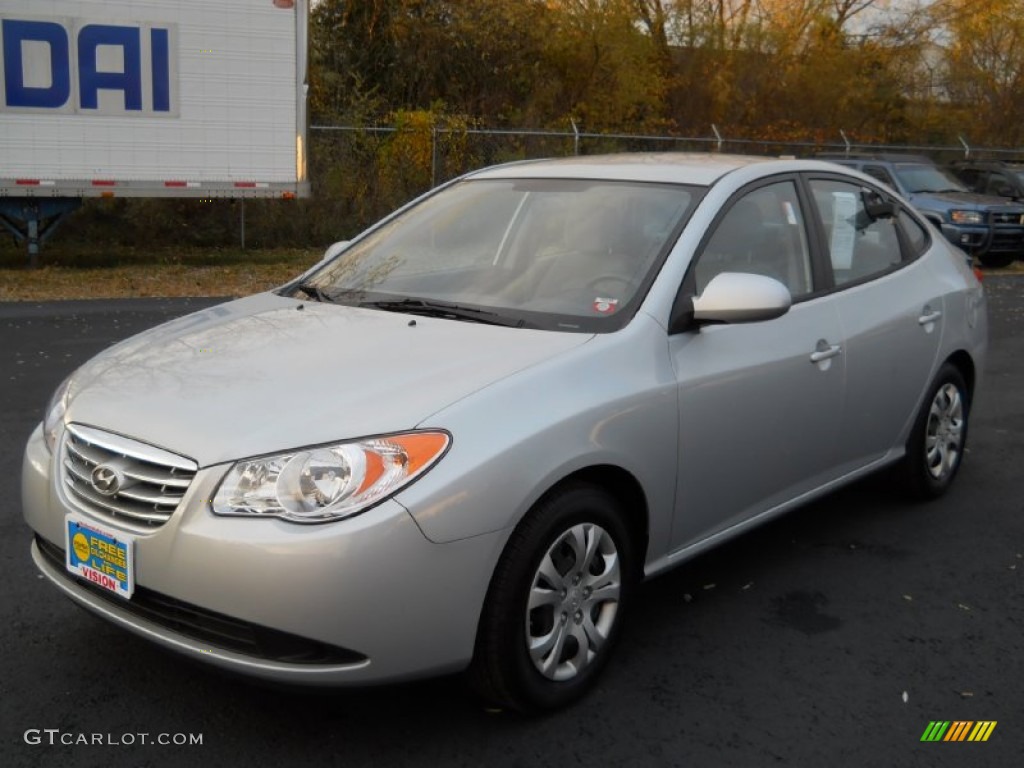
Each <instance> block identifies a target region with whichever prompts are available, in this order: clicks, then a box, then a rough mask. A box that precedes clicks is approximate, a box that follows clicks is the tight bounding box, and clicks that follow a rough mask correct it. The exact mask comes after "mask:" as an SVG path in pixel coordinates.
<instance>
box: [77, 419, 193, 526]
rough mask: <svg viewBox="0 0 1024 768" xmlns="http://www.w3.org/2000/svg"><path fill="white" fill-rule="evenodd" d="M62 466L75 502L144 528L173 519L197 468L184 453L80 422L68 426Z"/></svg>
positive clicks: (108, 518)
mask: <svg viewBox="0 0 1024 768" xmlns="http://www.w3.org/2000/svg"><path fill="white" fill-rule="evenodd" d="M61 466H62V468H63V473H62V474H63V483H64V489H65V491H66V492H67V495H68V498H69V499H70V500H71V501H72V502H73V503H74V504H75V505H77V506H79V507H81V508H82V509H83V510H85V511H86V512H89V513H90V514H93V515H95V516H97V517H100V518H103V519H106V520H108V521H110V522H113V523H128V524H131V525H134V526H142V527H144V528H152V527H156V526H159V525H163V524H164V523H166V522H167V520H168V519H170V517H171V515H172V514H174V510H175V509H177V508H178V504H180V503H181V500H182V498H183V497H184V495H185V492H186V491H187V490H188V487H189V485H190V484H191V483H192V478H194V477H195V474H196V471H197V470H198V466H197V465H196V463H195V462H193V461H190V460H189V459H186V458H184V457H182V456H178V455H176V454H173V453H170V452H168V451H164V450H162V449H160V448H155V447H153V446H151V445H146V444H145V443H140V442H137V441H135V440H130V439H128V438H126V437H121V436H120V435H114V434H111V433H109V432H103V431H101V430H98V429H93V428H92V427H84V426H82V425H80V424H71V425H68V427H67V430H66V432H65V437H64V445H63V461H62V463H61Z"/></svg>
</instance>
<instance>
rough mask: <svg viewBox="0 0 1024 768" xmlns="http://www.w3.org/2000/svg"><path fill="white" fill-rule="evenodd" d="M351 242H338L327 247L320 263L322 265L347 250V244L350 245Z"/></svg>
mask: <svg viewBox="0 0 1024 768" xmlns="http://www.w3.org/2000/svg"><path fill="white" fill-rule="evenodd" d="M351 242H352V241H351V240H339V241H338V242H336V243H331V244H330V245H329V246H328V248H327V250H326V251H324V257H323V258H322V259H320V263H321V264H323V263H324V262H328V261H330V260H331V259H333V258H334V257H335V256H337V255H338V254H339V253H341V252H342V251H344V250H345V249H346V248H348V246H349V243H351Z"/></svg>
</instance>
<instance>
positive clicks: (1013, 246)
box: [818, 153, 1024, 267]
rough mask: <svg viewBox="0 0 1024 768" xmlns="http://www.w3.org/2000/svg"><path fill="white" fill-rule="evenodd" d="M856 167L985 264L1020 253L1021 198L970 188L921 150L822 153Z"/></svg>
mask: <svg viewBox="0 0 1024 768" xmlns="http://www.w3.org/2000/svg"><path fill="white" fill-rule="evenodd" d="M818 158H819V159H821V160H828V161H830V162H833V163H838V164H840V165H845V166H847V167H849V168H856V169H857V170H858V171H861V172H863V173H866V174H867V175H868V176H872V177H874V178H876V179H878V180H879V181H881V182H883V183H884V184H887V185H888V186H889V187H891V188H892V189H894V190H896V191H897V192H899V193H900V194H901V195H903V197H905V198H906V199H907V200H909V201H910V202H911V204H913V206H914V207H915V208H917V210H918V211H920V212H921V214H922V215H924V217H925V218H926V219H928V220H929V221H931V222H932V224H934V225H935V226H936V227H937V228H938V229H939V230H941V231H942V234H943V235H945V236H946V239H947V240H949V241H950V242H951V243H953V244H954V245H956V246H959V247H960V248H962V249H963V250H965V251H967V252H968V253H969V254H971V255H972V256H976V257H977V258H978V260H979V261H980V262H981V263H982V264H983V265H984V266H986V267H1006V266H1009V265H1010V264H1012V263H1013V261H1014V260H1015V259H1018V258H1020V257H1022V256H1024V204H1022V203H1019V202H1012V201H1010V200H1006V199H1005V198H1003V197H998V196H995V195H984V194H979V193H977V192H972V191H971V190H969V189H968V188H967V187H966V186H964V184H963V182H961V181H960V180H959V179H958V178H956V176H954V175H953V174H952V173H950V172H949V171H947V170H945V169H943V168H939V167H938V166H937V165H935V163H933V162H932V161H931V160H929V159H928V158H927V157H923V156H921V155H900V154H888V153H863V154H862V153H849V154H820V155H818Z"/></svg>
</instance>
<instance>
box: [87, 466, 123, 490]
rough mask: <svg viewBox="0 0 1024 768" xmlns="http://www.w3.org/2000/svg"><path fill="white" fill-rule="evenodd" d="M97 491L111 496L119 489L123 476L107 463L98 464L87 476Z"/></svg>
mask: <svg viewBox="0 0 1024 768" xmlns="http://www.w3.org/2000/svg"><path fill="white" fill-rule="evenodd" d="M89 480H90V482H91V483H92V487H93V488H94V489H95V490H96V492H97V493H101V494H103V495H104V496H113V495H114V494H116V493H117V492H118V491H119V490H120V489H121V484H122V483H123V482H124V477H123V476H122V475H121V473H120V472H118V471H117V470H116V469H114V468H113V467H112V466H110V465H109V464H100V465H99V466H98V467H96V469H94V470H93V471H92V475H91V476H90V478H89Z"/></svg>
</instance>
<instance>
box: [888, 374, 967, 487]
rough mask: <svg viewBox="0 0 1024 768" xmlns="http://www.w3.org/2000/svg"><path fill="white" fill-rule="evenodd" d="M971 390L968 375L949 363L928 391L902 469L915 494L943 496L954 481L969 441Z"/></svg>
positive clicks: (907, 485)
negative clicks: (967, 379) (966, 378)
mask: <svg viewBox="0 0 1024 768" xmlns="http://www.w3.org/2000/svg"><path fill="white" fill-rule="evenodd" d="M969 413H970V393H969V392H968V390H967V385H966V383H965V382H964V377H963V376H962V375H961V373H960V371H959V370H957V369H956V368H955V367H954V366H952V365H950V364H949V363H946V364H945V365H943V366H942V368H941V369H940V370H939V373H938V375H937V376H936V377H935V381H934V382H933V383H932V386H931V388H930V389H929V390H928V396H927V397H926V398H925V400H924V402H923V403H922V405H921V410H920V412H919V413H918V414H917V420H916V421H915V422H914V428H913V429H912V430H911V432H910V438H909V439H908V441H907V451H906V455H905V456H904V458H903V463H902V465H901V471H902V473H903V478H904V481H905V485H906V487H907V490H908V491H909V492H910V493H911V494H912V495H913V496H915V497H917V498H921V499H931V498H936V497H938V496H941V495H942V494H943V493H945V492H946V490H947V489H948V488H949V486H950V485H951V484H952V482H953V478H955V477H956V473H957V471H958V470H959V469H960V463H961V461H962V460H963V453H964V448H965V446H966V444H967V423H968V415H969Z"/></svg>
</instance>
